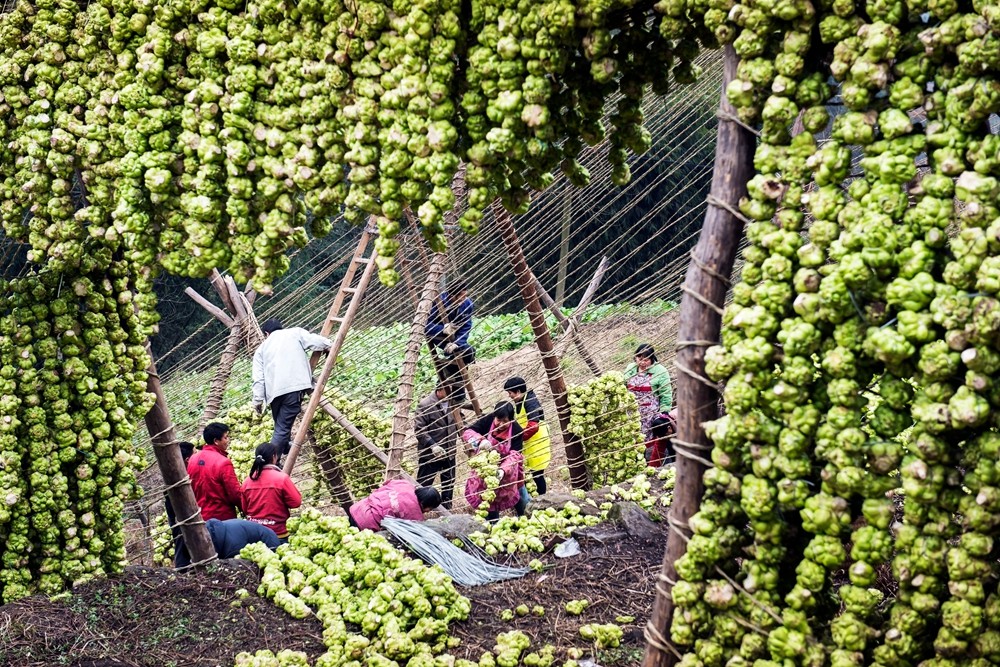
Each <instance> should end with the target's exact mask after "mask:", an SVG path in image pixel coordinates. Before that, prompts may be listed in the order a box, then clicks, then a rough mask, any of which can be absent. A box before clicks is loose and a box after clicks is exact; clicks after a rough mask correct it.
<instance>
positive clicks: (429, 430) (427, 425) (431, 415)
mask: <svg viewBox="0 0 1000 667" xmlns="http://www.w3.org/2000/svg"><path fill="white" fill-rule="evenodd" d="M413 430H414V432H415V433H416V436H417V449H418V450H419V451H426V450H428V449H430V448H431V447H433V446H434V445H441V446H442V447H444V448H445V449H446V450H448V451H449V452H454V451H455V438H456V436H457V435H458V428H457V427H456V425H455V419H454V418H453V417H452V416H451V411H450V410H447V409H445V407H444V405H443V404H442V403H441V402H440V401H438V398H437V396H435V395H434V392H433V391H432V392H431V393H429V394H427V395H426V396H424V397H423V398H422V399H420V403H419V404H418V405H417V416H416V418H415V419H414V421H413Z"/></svg>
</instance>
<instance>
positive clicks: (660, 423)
mask: <svg viewBox="0 0 1000 667" xmlns="http://www.w3.org/2000/svg"><path fill="white" fill-rule="evenodd" d="M649 427H650V428H651V429H652V431H653V435H655V436H656V437H658V438H665V437H667V436H668V435H670V433H671V431H672V432H674V433H676V432H677V422H676V421H675V420H674V417H673V415H671V414H669V413H663V414H659V415H657V416H655V417H653V418H652V419H651V420H650V422H649Z"/></svg>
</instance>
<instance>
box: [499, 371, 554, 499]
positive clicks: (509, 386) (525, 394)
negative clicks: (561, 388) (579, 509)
mask: <svg viewBox="0 0 1000 667" xmlns="http://www.w3.org/2000/svg"><path fill="white" fill-rule="evenodd" d="M503 388H504V391H506V392H507V395H508V396H510V400H512V401H513V402H514V411H515V415H516V417H515V418H516V419H517V423H518V424H520V425H521V428H522V429H524V451H523V454H524V467H525V468H526V469H527V470H529V471H531V476H532V478H533V479H534V480H535V489H536V494H537V495H539V496H541V495H544V494H545V491H546V483H545V468H546V467H547V466H548V465H549V460H551V458H552V446H551V442H550V440H549V428H548V427H547V426H546V425H545V413H543V412H542V404H541V403H540V402H539V400H538V397H537V396H535V392H533V391H529V390H528V385H527V383H526V382H525V381H524V378H520V377H512V378H509V379H508V380H507V381H506V382H504V383H503Z"/></svg>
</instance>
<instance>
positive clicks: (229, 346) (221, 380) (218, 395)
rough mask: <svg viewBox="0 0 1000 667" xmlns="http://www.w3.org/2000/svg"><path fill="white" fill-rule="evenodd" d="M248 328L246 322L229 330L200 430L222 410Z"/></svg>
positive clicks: (206, 401)
mask: <svg viewBox="0 0 1000 667" xmlns="http://www.w3.org/2000/svg"><path fill="white" fill-rule="evenodd" d="M245 327H246V320H244V321H242V322H238V323H236V324H234V325H233V326H232V327H231V328H230V329H229V336H228V337H227V338H226V346H225V347H224V348H223V349H222V357H221V358H220V359H219V365H218V366H216V367H215V372H214V373H213V374H212V382H211V384H210V385H209V389H208V398H206V399H205V410H204V412H202V413H201V421H199V422H198V430H199V431H201V430H202V429H203V428H205V425H206V424H208V422H210V421H212V420H213V419H215V417H216V416H217V415H218V414H219V410H220V409H221V408H222V397H223V395H224V394H225V393H226V385H227V384H229V376H230V375H231V374H232V372H233V362H234V361H236V355H237V353H238V352H239V350H240V339H241V338H242V337H243V331H244V330H245Z"/></svg>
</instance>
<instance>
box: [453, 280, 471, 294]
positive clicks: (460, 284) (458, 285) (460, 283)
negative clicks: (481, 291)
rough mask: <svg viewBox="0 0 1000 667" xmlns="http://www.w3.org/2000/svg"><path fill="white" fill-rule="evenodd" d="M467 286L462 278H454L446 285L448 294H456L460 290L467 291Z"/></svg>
mask: <svg viewBox="0 0 1000 667" xmlns="http://www.w3.org/2000/svg"><path fill="white" fill-rule="evenodd" d="M468 291H469V287H468V286H467V285H466V284H465V281H464V280H456V281H455V282H453V283H452V284H451V285H449V286H448V294H458V293H460V292H468Z"/></svg>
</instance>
